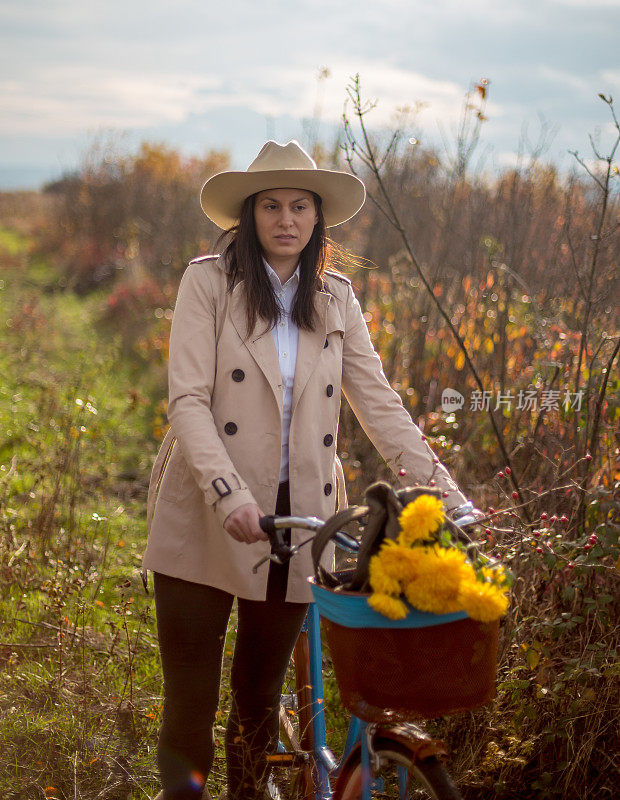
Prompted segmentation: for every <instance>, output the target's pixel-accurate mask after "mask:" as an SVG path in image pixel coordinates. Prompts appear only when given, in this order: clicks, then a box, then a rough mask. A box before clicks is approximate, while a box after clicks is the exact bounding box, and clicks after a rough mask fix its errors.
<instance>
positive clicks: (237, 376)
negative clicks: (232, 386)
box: [232, 369, 245, 383]
mask: <svg viewBox="0 0 620 800" xmlns="http://www.w3.org/2000/svg"><path fill="white" fill-rule="evenodd" d="M244 378H245V372H244V371H243V370H242V369H233V371H232V379H233V381H235V383H241V381H242V380H243V379H244Z"/></svg>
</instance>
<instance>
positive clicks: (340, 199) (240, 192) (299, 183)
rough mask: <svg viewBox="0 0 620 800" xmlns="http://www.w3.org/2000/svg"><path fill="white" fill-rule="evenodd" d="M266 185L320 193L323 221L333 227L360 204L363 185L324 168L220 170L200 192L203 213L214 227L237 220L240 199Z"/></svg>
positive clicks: (348, 216)
mask: <svg viewBox="0 0 620 800" xmlns="http://www.w3.org/2000/svg"><path fill="white" fill-rule="evenodd" d="M267 189H305V190H306V191H310V192H315V193H316V194H318V195H319V196H320V197H321V200H322V210H323V216H324V218H325V225H326V226H327V227H328V228H333V227H334V225H341V224H342V223H343V222H346V221H347V220H348V219H351V217H353V216H354V215H355V214H357V212H358V211H359V210H360V208H361V207H362V206H363V205H364V200H365V198H366V189H365V188H364V184H363V183H362V181H361V180H360V179H359V178H356V177H355V175H351V174H350V173H348V172H337V171H335V170H328V169H278V170H264V171H263V170H261V171H256V172H234V171H231V172H220V173H218V174H217V175H213V177H211V178H209V180H208V181H207V182H206V183H205V185H204V186H203V187H202V191H201V192H200V205H201V206H202V210H203V211H204V213H205V214H206V215H207V217H209V219H210V220H212V221H213V222H214V223H215V224H216V225H217V226H218V228H224V229H226V228H231V227H232V226H233V225H236V224H237V223H238V222H239V216H240V214H241V208H242V206H243V201H244V200H245V199H246V197H249V196H250V195H252V194H256V192H264V191H265V190H267Z"/></svg>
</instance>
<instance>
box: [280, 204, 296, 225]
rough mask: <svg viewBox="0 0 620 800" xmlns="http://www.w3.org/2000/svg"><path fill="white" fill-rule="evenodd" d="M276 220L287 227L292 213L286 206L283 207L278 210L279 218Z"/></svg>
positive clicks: (290, 221) (291, 219)
mask: <svg viewBox="0 0 620 800" xmlns="http://www.w3.org/2000/svg"><path fill="white" fill-rule="evenodd" d="M278 221H279V223H280V225H282V226H283V227H284V228H288V226H289V225H290V224H291V223H292V221H293V214H292V213H291V211H290V210H289V209H288V208H283V209H282V211H280V219H279V220H278Z"/></svg>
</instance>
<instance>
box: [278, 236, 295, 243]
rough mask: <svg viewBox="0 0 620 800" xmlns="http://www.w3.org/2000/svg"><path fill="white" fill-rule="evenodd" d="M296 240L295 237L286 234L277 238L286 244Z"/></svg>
mask: <svg viewBox="0 0 620 800" xmlns="http://www.w3.org/2000/svg"><path fill="white" fill-rule="evenodd" d="M294 238H295V237H294V236H288V235H286V234H282V235H281V236H276V239H280V241H284V242H289V241H292V240H293V239H294Z"/></svg>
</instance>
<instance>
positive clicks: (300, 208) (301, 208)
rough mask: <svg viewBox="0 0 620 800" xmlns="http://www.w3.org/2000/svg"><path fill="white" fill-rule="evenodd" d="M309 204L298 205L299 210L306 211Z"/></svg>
mask: <svg viewBox="0 0 620 800" xmlns="http://www.w3.org/2000/svg"><path fill="white" fill-rule="evenodd" d="M306 208H307V206H297V211H305V210H306Z"/></svg>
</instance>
